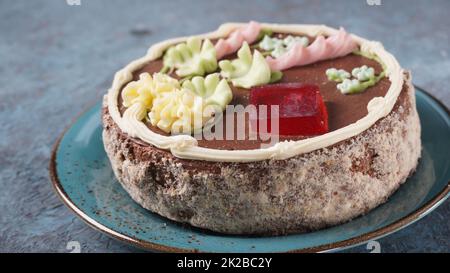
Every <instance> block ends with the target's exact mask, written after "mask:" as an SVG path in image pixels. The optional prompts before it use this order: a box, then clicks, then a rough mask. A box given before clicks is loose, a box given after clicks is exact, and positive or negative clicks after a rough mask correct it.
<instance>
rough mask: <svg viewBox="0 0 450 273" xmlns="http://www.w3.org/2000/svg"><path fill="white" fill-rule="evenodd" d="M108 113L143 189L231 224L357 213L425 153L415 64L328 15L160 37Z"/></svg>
mask: <svg viewBox="0 0 450 273" xmlns="http://www.w3.org/2000/svg"><path fill="white" fill-rule="evenodd" d="M239 107H241V108H239ZM238 108H239V109H241V110H242V109H244V110H243V112H242V111H241V112H239V111H237V110H236V109H238ZM230 109H234V110H235V111H234V112H233V111H229V110H230ZM242 113H243V114H242ZM241 114H242V115H241ZM102 120H103V142H104V146H105V150H106V153H107V155H108V157H109V160H110V162H111V166H112V169H113V171H114V174H115V176H116V177H117V179H118V181H119V182H120V183H121V185H122V186H123V188H124V189H125V190H126V191H127V192H128V193H129V195H130V196H131V197H132V198H133V200H134V201H136V202H137V203H138V204H140V205H141V206H142V207H144V208H145V209H148V210H150V211H151V212H154V213H157V214H159V215H161V216H164V217H166V218H169V219H171V220H173V221H176V222H181V223H188V224H190V225H192V226H195V227H200V228H204V229H208V230H211V231H215V232H220V233H226V234H252V235H281V234H290V233H302V232H309V231H313V230H318V229H322V228H325V227H329V226H333V225H337V224H340V223H344V222H346V221H350V220H351V219H353V218H355V217H358V216H360V215H363V214H365V213H367V212H369V211H370V210H372V209H374V208H375V207H377V206H379V205H380V204H382V203H384V202H386V201H387V199H388V198H389V197H390V196H391V195H392V194H393V193H394V192H395V191H396V190H397V189H398V188H399V186H400V185H401V184H402V183H404V182H405V181H406V180H407V178H408V177H409V176H410V175H411V174H412V173H413V172H414V171H415V169H416V166H417V164H418V160H419V158H420V154H421V141H420V123H419V117H418V114H417V110H416V103H415V96H414V88H413V86H412V84H411V74H410V72H408V71H405V70H404V69H402V68H401V67H400V65H399V63H398V62H397V60H396V59H395V57H394V56H393V55H391V54H390V53H388V52H387V51H386V50H385V49H384V48H383V46H382V44H381V43H379V42H375V41H369V40H366V39H364V38H361V37H359V36H356V35H354V34H350V33H347V32H346V31H345V30H344V29H343V28H341V29H339V30H338V29H334V28H330V27H327V26H323V25H279V24H263V23H257V22H249V23H227V24H224V25H222V26H220V27H219V29H218V30H216V31H214V32H211V33H207V34H203V35H196V36H190V37H182V38H176V39H170V40H167V41H163V42H161V43H158V44H155V45H153V46H152V47H151V48H150V49H149V51H148V53H147V54H146V55H145V56H144V57H142V58H140V59H137V60H134V61H133V62H131V63H130V64H128V65H127V66H126V67H124V68H123V69H122V70H120V71H118V72H117V73H116V75H115V78H114V81H113V84H112V87H111V88H110V90H109V91H108V93H107V94H106V95H105V97H104V101H103V111H102ZM264 124H266V125H264ZM264 129H265V130H264ZM206 132H208V133H209V134H206ZM227 133H228V134H227ZM229 136H230V137H229Z"/></svg>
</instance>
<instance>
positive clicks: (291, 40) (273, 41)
mask: <svg viewBox="0 0 450 273" xmlns="http://www.w3.org/2000/svg"><path fill="white" fill-rule="evenodd" d="M296 44H301V45H302V46H303V47H306V46H308V44H309V39H308V38H307V37H304V36H292V35H288V36H286V37H285V38H284V39H279V38H276V37H274V38H271V37H269V36H268V35H265V36H264V38H263V39H262V40H261V42H260V43H259V47H260V48H261V49H263V50H265V51H270V55H271V56H272V57H274V58H278V57H280V56H281V55H283V54H284V53H286V52H287V51H288V50H289V49H291V48H292V47H293V46H294V45H296Z"/></svg>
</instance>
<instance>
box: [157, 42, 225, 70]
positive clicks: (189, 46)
mask: <svg viewBox="0 0 450 273" xmlns="http://www.w3.org/2000/svg"><path fill="white" fill-rule="evenodd" d="M163 63H164V68H163V70H167V68H169V69H176V71H175V73H176V74H177V75H178V76H180V77H188V76H204V75H205V74H207V73H211V72H214V71H215V70H216V69H217V59H216V49H215V48H214V45H213V44H212V43H211V41H210V40H208V39H206V40H204V41H203V44H202V40H201V39H200V38H197V37H192V38H189V39H188V40H187V41H186V43H180V44H178V45H175V46H172V47H170V48H169V49H168V50H167V51H166V53H165V54H164V57H163Z"/></svg>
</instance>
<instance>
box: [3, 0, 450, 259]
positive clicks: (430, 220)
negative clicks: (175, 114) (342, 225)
mask: <svg viewBox="0 0 450 273" xmlns="http://www.w3.org/2000/svg"><path fill="white" fill-rule="evenodd" d="M67 1H68V2H76V0H72V1H70V0H67ZM368 1H369V2H371V1H372V2H377V1H373V0H368ZM380 1H381V5H379V6H377V5H369V4H367V2H366V0H354V1H349V0H345V1H344V0H341V1H336V0H331V1H312V0H311V1H299V0H297V1H295V0H292V1H257V3H256V1H239V0H238V1H211V0H208V1H189V3H192V5H191V6H190V7H187V3H188V2H187V1H144V0H142V1H137V0H135V1H120V0H115V1H110V0H108V1H107V0H103V1H101V0H80V2H81V5H79V6H77V5H73V6H71V5H68V4H67V2H66V0H60V1H51V0H48V1H26V0H18V1H1V2H0V82H1V83H2V84H1V86H0V96H1V97H0V120H1V124H2V126H3V127H2V129H1V130H0V153H1V157H0V166H1V168H0V187H1V189H2V190H1V191H0V211H1V213H0V252H67V250H66V246H67V243H68V242H69V241H78V242H80V244H81V247H82V248H81V251H82V252H135V251H139V250H137V249H135V248H132V247H130V246H126V245H124V244H122V243H120V242H117V241H115V240H112V239H110V238H109V237H107V236H105V235H103V234H101V233H100V232H97V231H95V230H93V229H92V228H90V227H88V226H87V225H86V224H84V223H83V222H82V221H81V220H80V219H78V218H77V217H76V216H75V215H74V214H73V213H72V212H71V211H69V209H67V208H66V207H65V206H64V205H63V204H62V203H61V201H60V200H59V199H58V197H57V196H56V194H55V193H54V191H53V189H52V187H51V183H50V181H49V176H48V167H47V166H48V161H49V158H50V152H51V148H52V145H53V144H54V142H55V140H56V139H57V137H58V136H59V135H60V134H61V132H62V131H63V129H64V128H65V127H67V126H68V125H69V124H70V123H71V122H72V121H73V119H74V118H75V117H76V116H77V114H79V113H80V112H82V111H83V110H85V109H86V108H87V107H88V106H90V105H92V104H93V103H95V102H97V101H99V100H100V99H101V97H102V95H103V94H104V93H105V92H106V90H107V89H108V87H109V85H110V83H111V81H112V77H113V74H114V72H115V71H117V70H118V69H120V68H121V67H123V66H124V65H125V64H127V63H128V62H129V61H130V60H132V59H136V58H138V57H140V56H142V55H144V54H145V52H146V50H147V48H148V47H149V45H151V44H152V43H155V42H157V41H160V40H163V39H166V38H169V37H175V36H182V35H189V34H195V33H202V32H207V31H211V30H214V29H215V28H217V26H218V25H220V24H221V23H223V22H227V21H242V22H245V21H249V20H257V21H265V22H277V23H315V24H319V23H320V24H327V25H330V26H333V27H339V26H344V27H345V28H346V29H347V30H348V31H350V32H353V33H356V34H359V35H362V36H364V37H366V38H369V39H373V40H380V41H383V44H384V45H385V47H386V49H387V50H389V51H390V52H392V53H393V54H394V55H395V56H396V57H397V58H398V60H399V62H400V63H401V64H402V66H403V67H404V68H406V69H410V70H412V74H413V81H414V83H415V84H417V85H419V86H422V87H424V88H425V89H426V90H428V91H429V92H430V93H431V94H433V95H434V96H436V97H437V98H438V99H440V100H441V101H442V102H443V103H444V104H446V105H447V106H450V91H449V86H450V57H449V55H450V48H449V44H450V30H449V29H448V26H449V25H450V16H448V10H450V1H447V0H440V1H439V0H435V1H420V0H417V1H387V0H380ZM449 219H450V202H448V201H447V202H446V203H444V204H443V205H441V206H440V207H439V208H438V209H436V210H435V211H434V212H433V213H431V214H430V215H428V216H426V217H425V218H424V219H422V220H420V221H418V222H417V223H415V224H413V225H411V226H409V227H407V228H405V229H403V230H401V231H399V232H397V233H395V234H392V235H390V236H387V237H385V238H383V239H380V240H379V242H380V244H381V251H382V252H429V251H431V252H450V243H449V242H450V228H449ZM348 251H349V252H368V250H367V249H366V247H365V246H360V247H356V248H353V249H350V250H348Z"/></svg>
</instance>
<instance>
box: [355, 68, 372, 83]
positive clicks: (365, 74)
mask: <svg viewBox="0 0 450 273" xmlns="http://www.w3.org/2000/svg"><path fill="white" fill-rule="evenodd" d="M352 75H353V77H355V78H356V79H358V80H359V81H368V80H370V79H372V78H375V69H373V68H372V67H367V65H363V66H361V67H357V68H354V69H353V70H352Z"/></svg>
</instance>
